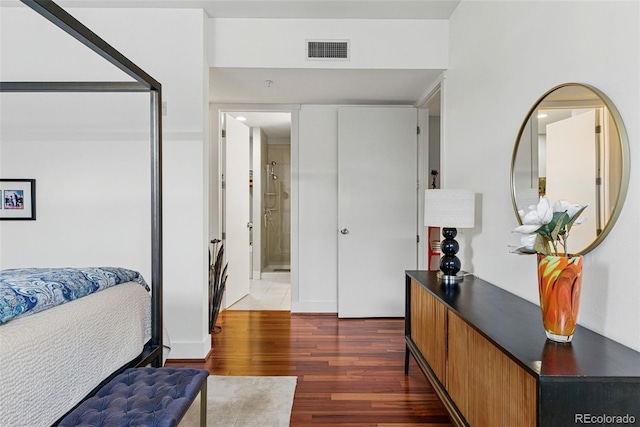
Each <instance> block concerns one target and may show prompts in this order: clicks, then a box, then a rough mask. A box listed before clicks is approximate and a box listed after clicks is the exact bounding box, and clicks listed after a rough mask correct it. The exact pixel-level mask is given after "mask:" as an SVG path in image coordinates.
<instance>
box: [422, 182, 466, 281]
mask: <svg viewBox="0 0 640 427" xmlns="http://www.w3.org/2000/svg"><path fill="white" fill-rule="evenodd" d="M424 225H425V227H442V228H443V230H442V235H443V236H444V240H443V241H442V242H441V243H440V250H441V252H442V253H443V256H442V258H440V271H439V272H438V274H437V277H438V279H439V280H440V282H441V283H443V284H455V283H459V282H461V281H462V279H463V277H464V273H465V272H463V271H462V272H461V271H460V260H459V259H458V257H457V256H456V253H458V249H459V248H460V246H459V245H458V242H457V241H456V240H455V237H456V235H457V234H458V231H457V228H473V227H474V225H475V193H474V192H473V191H470V190H448V189H437V190H425V193H424Z"/></svg>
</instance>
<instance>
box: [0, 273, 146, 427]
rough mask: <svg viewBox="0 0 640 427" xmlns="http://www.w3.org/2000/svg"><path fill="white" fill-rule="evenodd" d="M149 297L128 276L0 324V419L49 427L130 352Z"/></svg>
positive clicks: (138, 341) (137, 345)
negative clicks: (77, 296) (62, 302)
mask: <svg viewBox="0 0 640 427" xmlns="http://www.w3.org/2000/svg"><path fill="white" fill-rule="evenodd" d="M150 306H151V299H150V296H149V293H148V292H147V291H146V290H145V289H144V288H143V287H142V286H140V285H139V284H138V283H134V282H127V283H122V284H120V285H118V286H114V287H112V288H108V289H104V290H102V291H100V292H97V293H95V294H91V295H88V296H86V297H83V298H80V299H78V300H75V301H71V302H69V303H67V304H63V305H60V306H57V307H54V308H51V309H49V310H46V311H43V312H40V313H37V314H34V315H31V316H26V317H22V318H18V319H14V320H12V321H11V322H8V323H6V324H4V325H1V326H0V390H1V392H0V425H1V426H11V427H20V426H25V427H38V426H43V427H45V426H50V425H51V424H52V423H54V422H55V421H56V420H58V419H59V418H60V417H61V416H62V415H64V414H65V413H66V412H67V411H69V410H70V409H71V408H73V407H74V406H75V405H76V404H77V403H78V402H80V401H81V400H82V399H83V398H84V397H85V396H86V395H87V394H88V393H89V392H91V390H93V389H94V388H95V387H96V386H97V385H98V384H100V382H102V381H103V380H104V379H105V378H107V377H108V376H109V375H111V374H112V373H113V372H114V371H116V370H117V369H118V368H120V367H122V366H123V365H124V364H126V363H128V362H130V361H131V360H133V359H134V358H136V357H137V356H138V355H139V354H140V353H141V352H142V350H143V347H144V344H145V342H147V341H148V340H149V338H150V330H151V315H150Z"/></svg>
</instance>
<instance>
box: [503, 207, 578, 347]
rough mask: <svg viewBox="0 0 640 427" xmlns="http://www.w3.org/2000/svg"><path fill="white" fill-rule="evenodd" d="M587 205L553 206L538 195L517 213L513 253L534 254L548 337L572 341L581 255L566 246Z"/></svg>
mask: <svg viewBox="0 0 640 427" xmlns="http://www.w3.org/2000/svg"><path fill="white" fill-rule="evenodd" d="M585 209H586V206H582V205H577V204H571V203H569V202H567V201H566V200H559V201H557V202H556V203H554V204H553V205H552V204H551V202H550V201H549V199H548V198H547V197H541V198H540V201H539V202H538V204H537V205H534V206H529V208H528V210H527V212H525V211H523V210H521V211H519V212H518V213H519V214H520V218H521V220H522V225H520V226H519V227H517V228H516V229H514V230H513V231H514V232H517V233H522V234H523V236H522V238H521V246H520V247H517V248H516V249H515V250H514V252H515V253H519V254H537V258H538V290H539V292H540V309H541V311H542V321H543V323H544V328H545V332H546V334H547V338H548V339H550V340H552V341H557V342H571V339H572V338H573V333H574V331H575V328H576V323H577V319H578V308H579V306H580V289H581V286H582V261H583V258H582V255H572V254H571V253H570V252H569V250H568V246H567V242H568V240H569V232H570V231H571V227H573V226H574V225H579V224H582V223H583V222H584V221H586V218H584V217H581V216H580V214H581V213H582V212H583V211H584V210H585Z"/></svg>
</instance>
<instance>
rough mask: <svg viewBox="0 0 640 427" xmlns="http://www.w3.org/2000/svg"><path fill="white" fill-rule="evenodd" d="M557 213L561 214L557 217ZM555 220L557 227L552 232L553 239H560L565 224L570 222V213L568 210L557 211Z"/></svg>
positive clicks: (554, 216) (554, 215)
mask: <svg viewBox="0 0 640 427" xmlns="http://www.w3.org/2000/svg"><path fill="white" fill-rule="evenodd" d="M556 214H559V215H558V218H557V219H556ZM553 221H555V227H554V228H553V231H552V232H551V239H553V240H558V234H560V233H561V232H563V231H564V226H565V225H567V222H569V215H567V213H566V212H555V213H554V214H553Z"/></svg>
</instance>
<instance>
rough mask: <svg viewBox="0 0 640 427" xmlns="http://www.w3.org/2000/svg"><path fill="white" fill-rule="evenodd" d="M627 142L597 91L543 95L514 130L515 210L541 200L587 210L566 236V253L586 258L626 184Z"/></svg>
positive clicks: (563, 88)
mask: <svg viewBox="0 0 640 427" xmlns="http://www.w3.org/2000/svg"><path fill="white" fill-rule="evenodd" d="M628 174H629V171H628V141H627V137H626V132H625V130H624V125H623V124H622V120H621V118H620V114H619V113H618V111H617V110H616V108H615V106H614V105H613V104H612V103H611V101H610V100H609V99H608V98H607V97H606V96H605V95H604V94H603V93H602V92H600V91H598V90H597V89H595V88H593V87H590V86H587V85H582V84H576V83H568V84H564V85H560V86H557V87H555V88H553V89H551V90H550V91H548V92H547V93H545V94H544V95H543V96H542V97H541V98H540V99H539V100H538V101H537V103H536V104H535V105H534V106H533V107H532V109H531V110H530V111H529V114H528V115H527V117H526V118H525V121H524V123H523V124H522V126H521V128H520V132H519V134H518V138H517V140H516V145H515V148H514V152H513V158H512V164H511V191H512V198H513V204H514V209H515V210H516V216H517V217H518V221H519V222H520V216H519V215H518V214H517V211H518V210H522V209H524V210H526V208H527V207H528V206H530V205H535V204H536V203H537V202H538V198H539V197H541V196H547V197H548V198H549V199H550V200H551V202H552V203H553V202H555V201H557V200H560V199H565V200H568V201H569V202H571V203H578V204H581V205H588V207H587V209H586V210H585V211H584V213H583V214H582V216H585V217H587V221H586V222H585V223H583V224H581V225H579V226H576V227H574V228H573V229H572V230H571V243H570V247H571V248H572V252H573V251H575V253H582V254H583V253H586V252H588V251H590V250H591V249H593V248H594V247H595V246H596V245H597V244H598V243H600V241H602V239H604V237H605V236H606V234H607V233H608V232H609V230H610V228H611V227H612V226H613V223H614V222H615V219H616V218H617V216H618V214H619V211H620V209H621V207H622V201H623V200H624V196H625V194H626V188H627V182H628V178H629V177H628Z"/></svg>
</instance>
